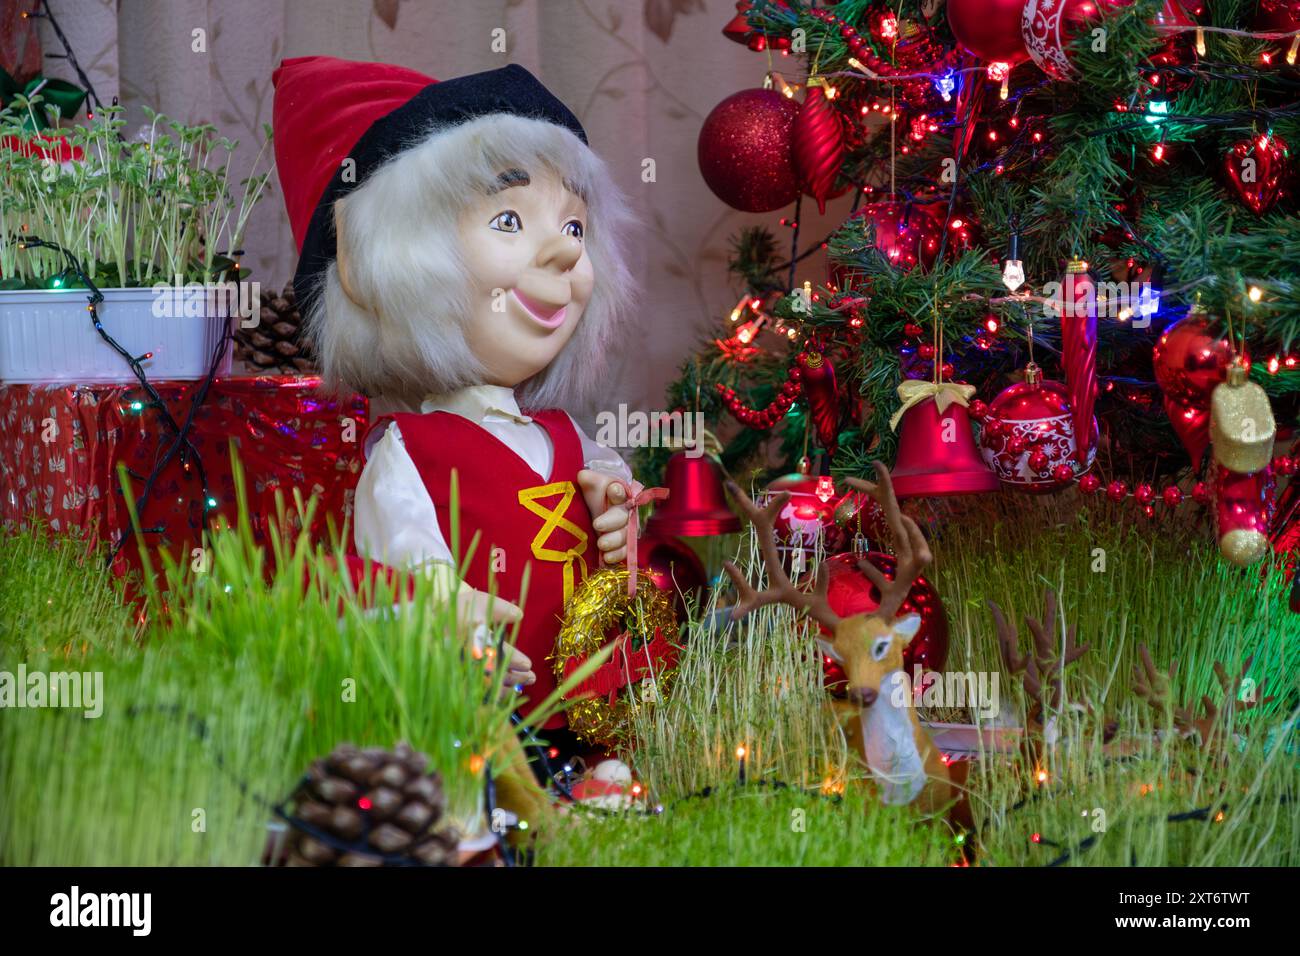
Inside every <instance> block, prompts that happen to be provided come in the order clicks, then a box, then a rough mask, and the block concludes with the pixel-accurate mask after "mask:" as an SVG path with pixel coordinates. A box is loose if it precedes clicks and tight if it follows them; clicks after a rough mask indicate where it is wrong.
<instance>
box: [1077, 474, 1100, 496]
mask: <svg viewBox="0 0 1300 956" xmlns="http://www.w3.org/2000/svg"><path fill="white" fill-rule="evenodd" d="M1100 487H1101V479H1100V478H1098V477H1097V476H1096V475H1093V474H1087V475H1084V476H1083V477H1082V478H1080V479H1079V490H1080V491H1082V492H1083V493H1084V494H1085V495H1093V494H1096V493H1097V489H1098V488H1100Z"/></svg>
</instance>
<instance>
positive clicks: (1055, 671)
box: [988, 588, 1089, 725]
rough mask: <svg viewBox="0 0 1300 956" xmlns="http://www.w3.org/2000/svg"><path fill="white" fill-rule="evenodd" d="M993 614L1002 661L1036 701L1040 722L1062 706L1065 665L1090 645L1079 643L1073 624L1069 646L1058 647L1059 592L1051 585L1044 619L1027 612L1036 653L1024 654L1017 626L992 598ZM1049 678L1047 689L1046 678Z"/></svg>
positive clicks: (1035, 714) (1035, 711)
mask: <svg viewBox="0 0 1300 956" xmlns="http://www.w3.org/2000/svg"><path fill="white" fill-rule="evenodd" d="M988 605H989V610H990V611H991V612H992V614H993V623H994V625H995V626H996V628H997V631H998V649H999V650H1000V651H1001V653H1002V662H1003V664H1005V665H1006V668H1007V672H1008V673H1009V674H1010V675H1011V676H1012V677H1016V676H1020V679H1021V683H1022V684H1024V686H1025V691H1026V692H1027V693H1028V694H1029V697H1030V699H1031V700H1032V701H1033V702H1034V708H1033V710H1032V712H1031V713H1030V714H1029V719H1030V720H1033V721H1035V722H1036V723H1038V724H1040V725H1041V724H1043V723H1044V722H1045V717H1046V715H1047V713H1048V712H1049V711H1053V710H1056V709H1057V708H1058V707H1060V706H1061V697H1062V694H1063V691H1064V685H1065V668H1066V665H1068V664H1073V663H1074V662H1075V661H1077V660H1078V659H1079V658H1080V657H1082V656H1083V655H1084V654H1086V653H1088V648H1089V645H1087V644H1077V643H1075V637H1076V635H1077V633H1078V627H1077V625H1074V624H1071V625H1070V626H1069V628H1068V629H1067V630H1066V632H1065V647H1064V649H1063V650H1058V648H1057V646H1056V641H1055V639H1054V637H1053V631H1054V630H1055V625H1054V624H1053V623H1052V622H1054V621H1055V620H1056V592H1055V591H1053V590H1052V589H1051V588H1048V589H1047V590H1046V591H1045V592H1044V594H1043V605H1044V607H1043V611H1044V613H1043V620H1042V621H1037V620H1035V619H1034V618H1032V617H1030V616H1029V615H1025V624H1027V625H1028V626H1029V633H1030V634H1031V635H1033V643H1034V652H1033V655H1032V656H1030V655H1028V654H1024V655H1022V654H1020V653H1019V646H1020V636H1019V634H1018V633H1017V632H1016V628H1015V627H1014V626H1013V625H1011V624H1008V623H1007V619H1006V617H1005V616H1004V615H1003V614H1002V609H1001V608H999V607H998V606H997V605H996V604H994V603H993V602H992V601H989V602H988ZM1044 679H1046V680H1047V686H1046V688H1044V686H1043V681H1044Z"/></svg>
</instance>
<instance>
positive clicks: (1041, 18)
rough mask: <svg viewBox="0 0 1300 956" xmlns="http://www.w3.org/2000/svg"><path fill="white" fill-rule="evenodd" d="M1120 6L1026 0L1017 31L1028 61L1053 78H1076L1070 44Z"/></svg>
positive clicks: (1102, 1)
mask: <svg viewBox="0 0 1300 956" xmlns="http://www.w3.org/2000/svg"><path fill="white" fill-rule="evenodd" d="M1123 5H1124V4H1123V3H1122V2H1121V3H1116V2H1113V0H1028V2H1027V3H1026V4H1025V9H1024V12H1023V16H1022V18H1021V23H1020V29H1021V35H1022V38H1023V40H1024V44H1025V49H1026V50H1027V51H1028V53H1029V57H1030V59H1032V60H1033V61H1034V62H1035V63H1036V64H1038V66H1039V67H1040V68H1041V69H1042V70H1043V72H1045V73H1046V74H1047V75H1048V76H1050V77H1052V78H1053V79H1056V80H1072V79H1075V78H1076V77H1077V75H1078V71H1076V70H1075V68H1074V64H1072V63H1071V62H1070V57H1069V54H1068V47H1069V45H1070V43H1072V42H1073V40H1074V39H1075V37H1077V36H1078V35H1079V34H1080V33H1083V32H1084V31H1085V30H1086V29H1088V28H1089V25H1090V24H1093V23H1096V22H1097V21H1098V20H1100V19H1101V18H1102V17H1103V16H1104V15H1105V14H1106V13H1107V12H1108V10H1110V9H1112V8H1114V7H1116V6H1123Z"/></svg>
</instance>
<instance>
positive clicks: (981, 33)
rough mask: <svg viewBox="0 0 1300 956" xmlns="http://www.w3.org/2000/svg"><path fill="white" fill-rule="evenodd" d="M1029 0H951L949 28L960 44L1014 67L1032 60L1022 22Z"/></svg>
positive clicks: (988, 58) (977, 53)
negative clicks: (1021, 29) (1029, 59)
mask: <svg viewBox="0 0 1300 956" xmlns="http://www.w3.org/2000/svg"><path fill="white" fill-rule="evenodd" d="M1024 6H1025V0H948V26H949V27H951V28H952V34H953V36H955V37H956V38H957V42H958V43H960V44H961V45H962V46H964V47H965V48H966V49H967V50H969V51H970V52H971V53H974V54H975V55H976V56H978V57H982V58H983V59H985V60H995V61H996V60H1000V61H1002V62H1003V63H1009V64H1011V65H1012V66H1014V65H1015V64H1017V63H1020V62H1023V61H1024V60H1026V59H1028V58H1029V53H1028V52H1027V51H1026V50H1025V41H1024V38H1023V37H1022V36H1021V32H1020V22H1021V18H1022V16H1023V13H1024Z"/></svg>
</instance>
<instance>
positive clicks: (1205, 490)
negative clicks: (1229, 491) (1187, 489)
mask: <svg viewBox="0 0 1300 956" xmlns="http://www.w3.org/2000/svg"><path fill="white" fill-rule="evenodd" d="M1192 500H1193V501H1195V502H1196V503H1197V504H1198V505H1208V504H1209V503H1210V502H1211V501H1213V500H1214V492H1213V491H1211V490H1210V486H1209V485H1208V484H1206V483H1205V482H1203V481H1198V482H1197V483H1196V484H1194V485H1192Z"/></svg>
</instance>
